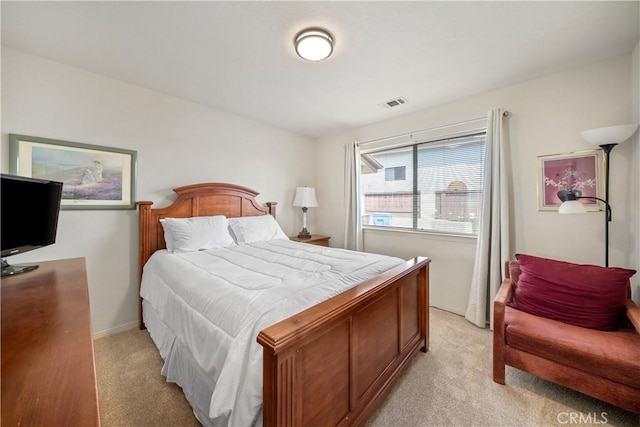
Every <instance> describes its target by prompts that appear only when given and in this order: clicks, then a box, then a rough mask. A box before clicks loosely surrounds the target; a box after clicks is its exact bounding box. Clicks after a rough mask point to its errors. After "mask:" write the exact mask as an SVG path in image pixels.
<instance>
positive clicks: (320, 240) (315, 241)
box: [289, 234, 331, 246]
mask: <svg viewBox="0 0 640 427" xmlns="http://www.w3.org/2000/svg"><path fill="white" fill-rule="evenodd" d="M330 238H331V237H329V236H319V235H317V234H312V235H311V237H310V238H308V239H301V238H299V237H298V236H291V237H289V239H291V240H293V241H294V242H302V243H308V244H310V245H316V246H329V239H330Z"/></svg>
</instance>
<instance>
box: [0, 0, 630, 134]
mask: <svg viewBox="0 0 640 427" xmlns="http://www.w3.org/2000/svg"><path fill="white" fill-rule="evenodd" d="M639 4H640V2H638V1H631V2H612V1H605V2H481V1H476V2H398V1H386V2H315V1H310V2H274V1H262V2H242V1H238V2H234V1H230V2H217V1H216V2H214V1H208V2H181V1H174V2H7V1H2V5H1V7H2V10H1V13H2V45H3V46H7V47H10V48H13V49H17V50H21V51H24V52H27V53H31V54H34V55H38V56H41V57H44V58H48V59H51V60H54V61H57V62H61V63H64V64H69V65H72V66H75V67H78V68H81V69H84V70H88V71H91V72H95V73H99V74H102V75H105V76H109V77H112V78H115V79H118V80H122V81H125V82H128V83H132V84H135V85H138V86H142V87H145V88H149V89H153V90H156V91H158V92H162V93H165V94H168V95H173V96H176V97H179V98H183V99H187V100H191V101H194V102H197V103H200V104H204V105H207V106H210V107H213V108H216V109H219V110H224V111H228V112H231V113H235V114H238V115H241V116H244V117H248V118H252V119H255V120H258V121H261V122H265V123H269V124H272V125H274V126H277V127H281V128H284V129H289V130H291V131H294V132H297V133H300V134H303V135H308V136H312V137H319V136H324V135H327V134H331V133H334V132H338V131H341V130H344V129H349V128H354V127H358V126H362V125H366V124H369V123H372V122H376V121H380V120H385V119H388V118H391V117H396V116H399V115H404V114H407V113H410V112H413V111H417V110H420V109H424V108H427V107H431V106H434V105H439V104H443V103H446V102H450V101H453V100H456V99H460V98H463V97H466V96H469V95H471V94H475V93H481V92H485V91H488V90H492V89H495V88H499V87H503V86H507V85H510V84H514V83H517V82H521V81H524V80H528V79H532V78H535V77H538V76H542V75H545V74H549V73H552V72H555V71H559V70H562V69H566V68H571V67H576V66H581V65H586V64H588V63H592V62H597V61H601V60H605V59H607V58H611V57H616V56H620V55H624V54H628V53H630V52H632V51H633V49H634V47H635V46H636V45H637V43H638V41H639V40H640V10H639ZM308 26H320V27H324V28H326V29H328V30H329V31H330V32H331V33H333V35H334V38H335V40H336V42H335V49H334V53H333V55H332V56H331V57H330V58H329V59H328V60H326V61H324V62H320V63H311V62H306V61H303V60H301V59H300V58H298V57H297V56H296V54H295V52H294V50H293V43H292V41H293V38H294V36H295V34H296V33H297V32H298V31H300V30H301V29H303V28H305V27H308ZM400 96H403V97H406V98H407V99H408V100H409V103H408V104H405V105H402V106H399V107H395V108H393V109H387V108H384V107H382V106H381V105H380V104H381V103H383V102H385V101H388V100H390V99H392V98H396V97H400Z"/></svg>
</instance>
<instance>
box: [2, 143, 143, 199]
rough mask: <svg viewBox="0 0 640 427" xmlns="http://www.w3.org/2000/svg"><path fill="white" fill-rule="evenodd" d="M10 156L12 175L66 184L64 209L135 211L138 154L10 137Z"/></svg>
mask: <svg viewBox="0 0 640 427" xmlns="http://www.w3.org/2000/svg"><path fill="white" fill-rule="evenodd" d="M9 156H10V159H9V161H10V165H9V166H10V172H11V173H12V174H15V175H20V176H26V177H32V178H40V179H48V180H51V181H60V182H62V183H63V186H62V202H61V209H78V210H80V209H135V180H136V160H137V153H136V152H135V151H131V150H124V149H120V148H111V147H103V146H98V145H89V144H82V143H78V142H69V141H59V140H55V139H47V138H39V137H34V136H26V135H15V134H10V135H9Z"/></svg>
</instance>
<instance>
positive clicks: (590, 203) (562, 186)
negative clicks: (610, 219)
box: [537, 149, 604, 211]
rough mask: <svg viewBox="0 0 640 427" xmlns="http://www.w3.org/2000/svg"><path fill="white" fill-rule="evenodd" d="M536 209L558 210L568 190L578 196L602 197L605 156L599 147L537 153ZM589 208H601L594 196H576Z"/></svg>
mask: <svg viewBox="0 0 640 427" xmlns="http://www.w3.org/2000/svg"><path fill="white" fill-rule="evenodd" d="M537 170H538V210H542V211H557V210H558V207H559V206H560V205H561V204H562V199H561V197H562V196H563V194H564V193H566V192H567V191H572V192H574V193H575V194H576V195H577V196H588V197H599V198H602V194H603V189H604V186H603V184H604V182H603V181H604V178H603V170H604V157H603V154H602V150H599V149H596V150H585V151H575V152H572V153H566V154H552V155H546V156H538V168H537ZM579 201H580V202H581V203H582V204H584V205H585V207H586V208H587V210H589V211H598V210H600V205H599V204H598V202H597V201H596V200H593V199H579Z"/></svg>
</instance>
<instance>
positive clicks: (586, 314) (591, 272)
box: [510, 254, 636, 331]
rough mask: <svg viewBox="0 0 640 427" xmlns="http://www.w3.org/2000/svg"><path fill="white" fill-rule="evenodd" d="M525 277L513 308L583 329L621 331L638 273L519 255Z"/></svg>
mask: <svg viewBox="0 0 640 427" xmlns="http://www.w3.org/2000/svg"><path fill="white" fill-rule="evenodd" d="M516 259H517V260H518V263H519V264H520V270H521V274H520V277H519V279H518V283H517V286H516V289H515V294H514V298H513V301H512V302H511V304H510V305H511V306H513V307H514V308H516V309H518V310H521V311H526V312H527V313H530V314H534V315H536V316H541V317H546V318H549V319H554V320H559V321H561V322H565V323H569V324H571V325H576V326H581V327H583V328H591V329H599V330H603V331H608V330H614V329H617V328H618V326H619V325H620V320H621V315H622V313H623V310H624V305H625V301H626V299H627V287H628V283H629V278H630V277H631V276H633V275H634V274H635V273H636V271H635V270H627V269H625V268H617V267H609V268H606V267H599V266H597V265H587V264H572V263H570V262H564V261H556V260H552V259H547V258H539V257H535V256H531V255H523V254H516Z"/></svg>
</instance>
